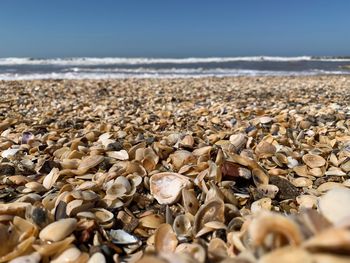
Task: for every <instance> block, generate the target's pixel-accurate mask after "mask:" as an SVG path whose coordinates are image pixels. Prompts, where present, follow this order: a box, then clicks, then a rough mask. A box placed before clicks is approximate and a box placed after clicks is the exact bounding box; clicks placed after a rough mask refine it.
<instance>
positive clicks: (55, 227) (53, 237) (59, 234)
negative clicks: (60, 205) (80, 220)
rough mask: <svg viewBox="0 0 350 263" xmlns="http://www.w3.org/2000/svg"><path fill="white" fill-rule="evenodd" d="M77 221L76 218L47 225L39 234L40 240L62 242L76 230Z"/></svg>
mask: <svg viewBox="0 0 350 263" xmlns="http://www.w3.org/2000/svg"><path fill="white" fill-rule="evenodd" d="M76 226H77V220H76V219H74V218H65V219H60V220H59V221H56V222H53V223H51V224H49V225H47V226H46V227H45V228H44V229H43V230H41V231H40V233H39V238H40V239H41V240H44V241H54V242H56V241H61V240H63V239H64V238H66V237H67V236H69V235H70V234H71V233H72V232H73V231H74V230H75V228H76Z"/></svg>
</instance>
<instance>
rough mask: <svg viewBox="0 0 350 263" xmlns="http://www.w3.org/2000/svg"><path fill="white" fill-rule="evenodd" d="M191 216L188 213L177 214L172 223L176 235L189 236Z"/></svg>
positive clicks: (191, 222)
mask: <svg viewBox="0 0 350 263" xmlns="http://www.w3.org/2000/svg"><path fill="white" fill-rule="evenodd" d="M193 220H194V218H193V216H191V215H189V214H184V215H178V216H177V217H176V218H175V220H174V223H173V229H174V231H175V233H176V235H177V236H191V234H192V233H191V231H192V225H193Z"/></svg>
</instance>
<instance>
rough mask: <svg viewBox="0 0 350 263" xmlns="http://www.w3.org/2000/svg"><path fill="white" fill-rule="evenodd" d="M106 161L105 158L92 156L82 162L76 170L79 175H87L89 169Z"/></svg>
mask: <svg viewBox="0 0 350 263" xmlns="http://www.w3.org/2000/svg"><path fill="white" fill-rule="evenodd" d="M103 160H104V157H103V156H101V155H90V156H88V157H86V158H84V159H82V160H81V162H80V163H79V166H78V170H76V172H75V173H76V174H77V175H81V174H84V173H86V172H87V171H88V170H89V169H91V168H93V167H95V166H97V165H99V164H100V163H101V162H102V161H103Z"/></svg>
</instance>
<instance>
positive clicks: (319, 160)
mask: <svg viewBox="0 0 350 263" xmlns="http://www.w3.org/2000/svg"><path fill="white" fill-rule="evenodd" d="M303 161H304V163H305V164H306V165H307V166H309V167H310V168H318V167H322V166H324V165H325V164H326V160H325V159H324V158H323V157H322V156H319V155H315V154H309V153H308V154H305V155H303Z"/></svg>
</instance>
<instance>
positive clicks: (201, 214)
mask: <svg viewBox="0 0 350 263" xmlns="http://www.w3.org/2000/svg"><path fill="white" fill-rule="evenodd" d="M224 210H225V206H224V202H223V201H222V200H221V199H211V200H210V201H209V202H207V203H206V204H204V205H202V206H201V207H200V208H199V210H198V212H197V214H196V215H195V218H194V224H193V233H194V234H197V233H198V232H199V231H200V230H201V229H202V228H203V226H204V224H205V223H207V222H210V221H219V222H225V216H224Z"/></svg>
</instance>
